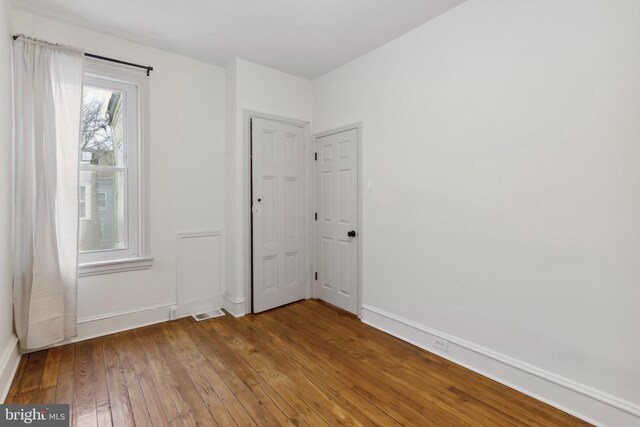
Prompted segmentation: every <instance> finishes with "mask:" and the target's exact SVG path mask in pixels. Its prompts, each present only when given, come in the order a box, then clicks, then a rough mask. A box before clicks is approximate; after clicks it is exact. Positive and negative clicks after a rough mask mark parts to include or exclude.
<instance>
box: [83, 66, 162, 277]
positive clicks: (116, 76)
mask: <svg viewBox="0 0 640 427" xmlns="http://www.w3.org/2000/svg"><path fill="white" fill-rule="evenodd" d="M146 79H147V77H146V76H145V75H144V74H143V73H140V72H139V71H137V70H130V69H128V68H127V67H125V66H116V65H112V64H109V63H104V62H100V61H93V60H87V63H86V65H85V76H84V88H83V95H82V120H81V134H80V174H79V193H78V200H79V206H78V209H79V217H80V229H79V235H78V250H79V252H80V254H79V259H80V275H81V276H84V275H94V274H102V273H108V272H114V271H126V270H132V269H136V270H137V269H141V268H149V267H150V266H151V259H150V258H148V257H147V254H146V253H145V251H146V248H147V245H146V244H145V243H146V240H145V239H146V237H147V236H146V235H145V233H143V231H144V227H143V226H144V223H145V222H146V218H145V216H144V214H145V209H144V184H145V182H144V181H145V179H144V176H145V175H144V161H143V160H144V148H145V140H144V138H145V132H144V125H145V123H143V121H144V120H145V119H146V116H145V115H144V114H143V112H144V111H146V102H147V99H146V97H147V91H146V84H147V82H146Z"/></svg>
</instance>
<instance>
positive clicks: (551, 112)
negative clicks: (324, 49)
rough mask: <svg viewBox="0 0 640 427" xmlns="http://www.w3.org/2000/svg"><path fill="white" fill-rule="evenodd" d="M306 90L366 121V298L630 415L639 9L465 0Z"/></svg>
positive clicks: (317, 117) (639, 229) (637, 289)
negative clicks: (559, 380) (561, 380)
mask: <svg viewBox="0 0 640 427" xmlns="http://www.w3.org/2000/svg"><path fill="white" fill-rule="evenodd" d="M313 98H314V105H313V109H314V132H319V131H324V130H327V129H331V128H334V127H338V126H341V125H345V124H349V123H353V122H358V121H362V122H363V126H364V132H363V133H364V138H363V141H364V142H363V144H364V149H363V154H364V160H363V163H364V177H365V180H369V179H370V180H372V182H373V184H374V191H373V192H371V193H369V192H367V193H365V194H364V224H363V229H362V233H361V234H362V235H363V236H364V237H365V238H366V247H365V248H364V304H365V305H367V306H369V307H371V308H374V309H377V310H378V311H380V310H382V311H384V312H386V313H390V314H392V315H395V316H398V317H399V318H402V319H404V320H409V321H412V322H414V325H419V326H420V327H425V330H426V329H429V330H435V331H441V332H442V333H444V334H448V335H449V336H452V337H456V338H457V339H459V340H466V341H467V342H470V343H473V344H475V345H478V346H481V347H482V348H484V349H487V350H489V351H490V352H495V353H498V354H501V355H503V356H506V357H508V358H511V359H514V360H516V361H519V362H523V363H525V364H527V365H528V366H531V367H532V369H534V370H535V369H541V370H543V371H545V372H547V373H551V374H553V375H557V376H559V377H562V378H564V379H566V380H568V381H570V382H575V383H577V384H578V385H577V387H578V388H580V387H582V386H585V387H583V389H588V390H590V391H592V392H593V393H595V394H597V395H599V396H601V397H603V398H605V399H606V398H611V399H612V401H615V402H616V403H617V404H619V405H622V406H624V405H626V404H628V408H630V409H631V410H632V411H639V410H640V363H638V361H640V335H639V331H640V310H639V309H638V303H639V301H640V286H639V283H640V262H638V259H640V221H639V218H640V185H639V183H640V168H639V167H638V159H640V120H639V117H640V2H638V1H637V0H616V1H609V0H588V1H584V0H563V1H557V0H540V1H526V0H517V1H514V0H483V1H480V0H475V1H474V0H471V1H468V2H466V3H464V4H463V5H461V6H459V7H457V8H455V9H453V10H451V11H449V12H447V13H445V14H444V15H442V16H440V17H439V18H436V19H435V20H433V21H431V22H429V23H427V24H425V25H423V26H421V27H419V28H418V29H416V30H414V31H412V32H410V33H409V34H407V35H405V36H403V37H401V38H399V39H396V40H395V41H393V42H391V43H389V44H387V45H385V46H383V47H381V48H379V49H377V50H375V51H373V52H372V53H370V54H367V55H365V56H364V57H361V58H359V59H357V60H355V61H353V62H351V63H349V64H346V65H345V66H342V67H340V68H339V69H337V70H334V71H332V72H330V73H328V74H326V75H324V76H322V77H320V78H318V79H317V80H316V81H314V85H313ZM365 187H366V186H365ZM541 397H543V398H544V397H545V396H541ZM547 397H548V396H547ZM569 409H571V408H569ZM638 414H640V412H638ZM593 416H596V415H593ZM620 419H622V418H620ZM611 420H612V419H609V421H611ZM633 420H635V422H640V418H633ZM601 421H602V420H601Z"/></svg>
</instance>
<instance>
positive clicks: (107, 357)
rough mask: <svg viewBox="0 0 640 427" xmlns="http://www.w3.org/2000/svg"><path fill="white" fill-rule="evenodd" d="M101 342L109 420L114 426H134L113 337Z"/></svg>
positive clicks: (120, 363)
mask: <svg viewBox="0 0 640 427" xmlns="http://www.w3.org/2000/svg"><path fill="white" fill-rule="evenodd" d="M101 341H102V351H103V354H104V362H105V367H106V372H107V373H106V375H107V389H108V391H109V402H110V405H111V419H112V420H113V424H114V425H115V426H123V427H124V426H135V420H134V417H133V410H132V409H131V402H130V401H129V391H128V390H127V385H126V380H125V378H124V373H123V368H122V362H121V360H120V354H119V353H118V346H117V343H116V340H115V337H114V336H113V335H109V336H107V337H104V339H102V340H101Z"/></svg>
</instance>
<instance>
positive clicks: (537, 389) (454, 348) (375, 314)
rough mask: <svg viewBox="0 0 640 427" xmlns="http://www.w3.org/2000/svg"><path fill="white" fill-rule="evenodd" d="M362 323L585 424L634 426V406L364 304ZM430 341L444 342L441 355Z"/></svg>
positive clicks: (637, 420)
mask: <svg viewBox="0 0 640 427" xmlns="http://www.w3.org/2000/svg"><path fill="white" fill-rule="evenodd" d="M362 321H363V322H364V323H366V324H367V325H369V326H372V327H374V328H376V329H379V330H381V331H384V332H386V333H388V334H390V335H393V336H395V337H397V338H400V339H401V340H403V341H406V342H409V343H411V344H413V345H415V346H417V347H420V348H422V349H424V350H427V351H429V352H431V353H434V354H437V355H438V356H440V357H443V358H444V359H447V360H449V361H451V362H454V363H456V364H458V365H461V366H464V367H465V368H468V369H471V370H472V371H475V372H477V373H479V374H481V375H484V376H485V377H488V378H491V379H493V380H495V381H497V382H499V383H502V384H504V385H506V386H508V387H510V388H513V389H515V390H518V391H520V392H522V393H524V394H527V395H529V396H531V397H533V398H535V399H537V400H540V401H542V402H545V403H547V404H549V405H551V406H554V407H556V408H558V409H560V410H562V411H564V412H567V413H569V414H572V415H574V416H576V417H578V418H581V419H583V420H585V421H587V422H589V423H591V424H595V425H598V426H611V427H614V426H631V425H640V407H638V406H637V405H635V404H633V403H631V402H627V401H625V400H622V399H619V398H617V397H615V396H611V395H609V394H607V393H604V392H602V391H600V390H596V389H593V388H591V387H589V386H586V385H584V384H580V383H577V382H575V381H572V380H570V379H568V378H564V377H562V376H559V375H556V374H554V373H552V372H548V371H545V370H544V369H540V368H538V367H535V366H532V365H529V364H527V363H525V362H522V361H520V360H516V359H513V358H511V357H508V356H505V355H503V354H500V353H497V352H495V351H492V350H489V349H487V348H484V347H481V346H479V345H477V344H474V343H471V342H469V341H466V340H463V339H461V338H458V337H455V336H452V335H449V334H446V333H443V332H440V331H437V330H435V329H432V328H429V327H427V326H424V325H421V324H419V323H416V322H413V321H411V320H407V319H403V318H401V317H399V316H396V315H395V314H392V313H388V312H386V311H384V310H381V309H379V308H376V307H372V306H368V305H365V304H363V305H362ZM436 339H444V340H446V341H448V343H449V344H448V349H447V351H446V352H445V351H442V350H440V349H438V348H437V347H436V346H435V341H436Z"/></svg>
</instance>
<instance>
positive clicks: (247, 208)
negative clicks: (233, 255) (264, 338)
mask: <svg viewBox="0 0 640 427" xmlns="http://www.w3.org/2000/svg"><path fill="white" fill-rule="evenodd" d="M252 118H260V119H265V120H273V121H277V122H283V123H287V124H290V125H293V126H297V127H300V128H304V152H305V159H306V161H305V165H304V168H305V172H304V175H305V180H306V185H305V201H304V204H305V206H304V210H305V217H306V218H307V226H306V227H305V230H306V238H307V253H308V254H309V255H310V256H309V257H308V258H307V260H308V261H307V265H306V266H305V275H304V277H305V280H306V289H307V293H306V298H311V296H312V292H313V291H312V287H311V284H312V283H313V282H312V279H313V277H312V275H313V272H312V270H313V267H314V266H313V265H312V264H311V262H310V261H309V260H312V259H313V253H312V245H313V244H314V242H313V241H312V233H313V229H312V227H313V222H314V221H313V220H312V208H313V206H312V202H313V196H314V194H313V188H312V185H313V179H312V178H313V175H315V169H314V167H313V166H314V165H313V152H314V151H313V150H312V149H311V148H310V147H311V143H310V142H311V124H310V122H308V121H304V120H298V119H290V118H288V117H282V116H276V115H273V114H267V113H261V112H258V111H252V110H246V109H245V110H243V118H242V138H243V145H244V146H243V149H244V151H243V152H244V153H245V155H244V156H243V157H244V158H243V176H244V188H243V191H242V193H243V198H242V206H243V209H242V216H243V218H242V225H243V227H242V230H243V236H242V238H243V240H244V251H243V252H244V253H243V254H242V264H243V270H244V284H243V293H244V301H245V313H252V312H253V310H252V308H251V307H252V301H253V292H252V291H251V281H252V275H253V265H252V264H251V256H252V253H253V242H252V238H251V237H252V236H251V221H252V200H251V186H252V184H253V182H252V179H251V124H250V123H251V119H252ZM313 271H314V272H315V270H313Z"/></svg>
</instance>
